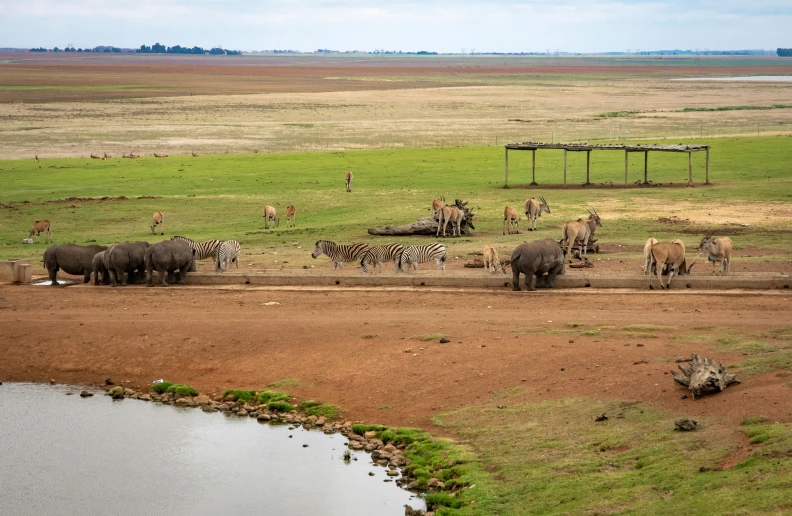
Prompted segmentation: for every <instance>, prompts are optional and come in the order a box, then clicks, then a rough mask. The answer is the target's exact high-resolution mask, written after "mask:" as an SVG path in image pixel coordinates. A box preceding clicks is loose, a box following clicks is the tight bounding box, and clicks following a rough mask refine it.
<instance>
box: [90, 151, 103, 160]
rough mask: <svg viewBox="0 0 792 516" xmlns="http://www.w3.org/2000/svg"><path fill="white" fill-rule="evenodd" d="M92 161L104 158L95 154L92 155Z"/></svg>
mask: <svg viewBox="0 0 792 516" xmlns="http://www.w3.org/2000/svg"><path fill="white" fill-rule="evenodd" d="M91 159H102V156H96V155H94V153H93V152H92V153H91Z"/></svg>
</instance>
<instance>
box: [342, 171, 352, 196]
mask: <svg viewBox="0 0 792 516" xmlns="http://www.w3.org/2000/svg"><path fill="white" fill-rule="evenodd" d="M344 180H345V181H346V191H347V192H351V191H352V171H351V170H347V173H346V176H344Z"/></svg>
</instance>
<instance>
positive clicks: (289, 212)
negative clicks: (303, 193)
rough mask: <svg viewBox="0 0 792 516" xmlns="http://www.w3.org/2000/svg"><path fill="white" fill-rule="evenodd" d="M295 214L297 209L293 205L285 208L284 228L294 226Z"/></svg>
mask: <svg viewBox="0 0 792 516" xmlns="http://www.w3.org/2000/svg"><path fill="white" fill-rule="evenodd" d="M296 214H297V208H295V207H294V205H293V204H291V205H289V206H287V207H286V227H289V226H290V225H291V226H294V216H295V215H296Z"/></svg>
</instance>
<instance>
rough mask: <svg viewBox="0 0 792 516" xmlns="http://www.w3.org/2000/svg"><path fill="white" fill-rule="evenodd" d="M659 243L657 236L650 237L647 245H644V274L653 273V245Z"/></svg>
mask: <svg viewBox="0 0 792 516" xmlns="http://www.w3.org/2000/svg"><path fill="white" fill-rule="evenodd" d="M656 243H657V239H656V238H655V237H649V239H648V240H647V241H646V245H644V275H646V274H651V273H652V265H653V263H654V262H653V261H652V246H653V245H655V244H656Z"/></svg>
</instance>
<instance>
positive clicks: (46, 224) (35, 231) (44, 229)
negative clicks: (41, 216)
mask: <svg viewBox="0 0 792 516" xmlns="http://www.w3.org/2000/svg"><path fill="white" fill-rule="evenodd" d="M40 233H44V235H45V237H44V242H45V243H47V244H48V243H49V242H50V240H52V233H50V221H48V220H37V221H36V222H34V223H33V227H32V228H30V231H28V238H30V237H31V236H33V235H36V243H37V244H38V243H39V234H40Z"/></svg>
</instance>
